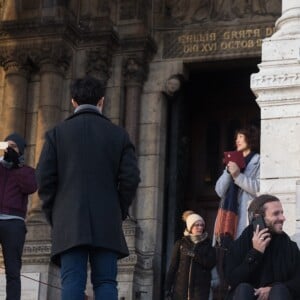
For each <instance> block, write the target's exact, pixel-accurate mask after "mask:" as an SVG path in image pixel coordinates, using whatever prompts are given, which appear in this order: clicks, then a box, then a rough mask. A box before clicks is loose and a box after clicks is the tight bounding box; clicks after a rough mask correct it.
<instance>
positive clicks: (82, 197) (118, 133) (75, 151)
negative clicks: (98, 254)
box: [37, 107, 140, 264]
mask: <svg viewBox="0 0 300 300" xmlns="http://www.w3.org/2000/svg"><path fill="white" fill-rule="evenodd" d="M37 179H38V186H39V196H40V198H41V200H42V209H43V211H44V213H45V215H46V218H47V220H48V222H49V223H50V225H51V226H52V261H53V262H54V263H57V264H59V263H60V261H59V255H60V254H61V253H62V252H63V251H66V250H68V249H70V248H73V247H76V246H80V245H87V246H92V247H103V248H105V249H108V250H112V251H115V252H117V253H118V254H119V257H120V258H122V257H125V256H127V255H128V248H127V245H126V241H125V237H124V234H123V230H122V216H123V218H124V217H125V216H126V214H127V210H128V207H129V205H130V204H131V202H132V200H133V198H134V196H135V193H136V189H137V186H138V183H139V181H140V178H139V169H138V167H137V159H136V156H135V152H134V147H133V145H132V144H131V142H130V140H129V136H128V134H127V133H126V131H125V130H124V129H122V128H121V127H119V126H116V125H114V124H113V123H111V122H110V121H109V120H108V119H107V118H105V117H104V116H103V115H102V114H100V113H99V111H97V110H96V107H95V109H94V108H84V109H81V110H79V111H78V112H76V113H75V114H73V115H72V116H71V117H69V118H68V119H66V120H65V121H64V122H62V123H61V124H59V125H58V126H56V127H55V128H54V129H52V130H50V131H48V132H47V133H46V136H45V144H44V147H43V150H42V153H41V156H40V160H39V163H38V166H37ZM121 208H122V210H121Z"/></svg>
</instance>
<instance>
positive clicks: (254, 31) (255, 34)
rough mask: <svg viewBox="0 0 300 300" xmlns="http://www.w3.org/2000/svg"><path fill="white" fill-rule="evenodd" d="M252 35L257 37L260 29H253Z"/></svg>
mask: <svg viewBox="0 0 300 300" xmlns="http://www.w3.org/2000/svg"><path fill="white" fill-rule="evenodd" d="M253 37H257V38H259V37H260V29H254V30H253Z"/></svg>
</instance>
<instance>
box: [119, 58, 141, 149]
mask: <svg viewBox="0 0 300 300" xmlns="http://www.w3.org/2000/svg"><path fill="white" fill-rule="evenodd" d="M145 74H146V72H145V65H144V64H143V62H142V60H141V59H139V58H137V57H130V58H128V59H127V61H126V63H125V69H124V75H125V87H126V93H125V127H126V130H127V131H128V133H129V136H130V138H131V141H132V142H133V143H134V145H135V146H136V147H137V146H138V135H139V132H138V128H139V116H140V103H141V93H142V87H143V83H144V80H145Z"/></svg>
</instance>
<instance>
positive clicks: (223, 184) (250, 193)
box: [215, 154, 260, 238]
mask: <svg viewBox="0 0 300 300" xmlns="http://www.w3.org/2000/svg"><path fill="white" fill-rule="evenodd" d="M259 169H260V155H259V154H255V155H254V156H253V157H252V159H251V160H250V162H249V163H248V165H247V167H246V169H245V170H244V172H243V173H240V174H239V175H238V177H237V178H235V180H234V183H235V184H236V185H237V186H239V192H238V203H239V208H238V217H239V218H238V226H237V233H236V237H235V238H238V237H239V236H240V235H241V233H242V231H243V230H244V229H245V228H246V226H247V225H248V217H247V216H248V211H247V210H248V206H249V204H250V202H251V200H253V198H254V197H256V195H257V193H258V192H259ZM231 178H232V177H231V175H230V174H229V173H228V172H227V171H226V169H225V170H224V171H223V174H222V175H221V176H220V177H219V179H218V180H217V183H216V187H215V190H216V192H217V194H218V196H219V197H220V198H221V201H224V199H225V196H226V193H227V190H228V188H229V185H230V182H231Z"/></svg>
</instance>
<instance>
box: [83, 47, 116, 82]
mask: <svg viewBox="0 0 300 300" xmlns="http://www.w3.org/2000/svg"><path fill="white" fill-rule="evenodd" d="M110 65H111V53H109V51H108V49H107V47H102V48H96V49H91V50H88V51H87V53H86V73H87V74H90V75H93V76H95V77H96V78H98V79H100V80H102V81H103V82H104V83H105V84H106V82H107V80H108V79H109V77H110V75H111V70H110Z"/></svg>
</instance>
